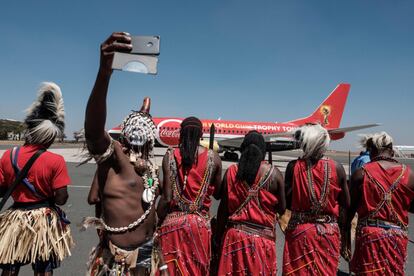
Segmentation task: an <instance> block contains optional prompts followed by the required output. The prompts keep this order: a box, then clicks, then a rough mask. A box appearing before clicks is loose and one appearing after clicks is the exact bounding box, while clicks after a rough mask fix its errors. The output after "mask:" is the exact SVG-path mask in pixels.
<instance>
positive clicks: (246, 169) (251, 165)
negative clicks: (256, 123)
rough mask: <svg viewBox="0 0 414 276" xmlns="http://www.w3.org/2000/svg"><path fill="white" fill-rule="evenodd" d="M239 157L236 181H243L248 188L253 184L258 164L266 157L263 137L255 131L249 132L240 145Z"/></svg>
mask: <svg viewBox="0 0 414 276" xmlns="http://www.w3.org/2000/svg"><path fill="white" fill-rule="evenodd" d="M240 151H241V156H240V160H239V165H238V167H239V168H238V171H237V175H236V179H237V180H239V181H245V182H246V183H247V184H248V185H249V186H251V185H253V184H254V181H255V179H256V175H257V172H258V171H259V168H260V164H261V162H262V161H263V160H264V158H265V156H266V143H265V140H264V138H263V136H262V135H261V134H260V133H259V132H257V131H255V130H252V131H249V132H248V133H247V134H246V136H245V137H244V140H243V143H242V144H241V148H240Z"/></svg>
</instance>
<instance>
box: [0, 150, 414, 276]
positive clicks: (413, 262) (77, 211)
mask: <svg viewBox="0 0 414 276" xmlns="http://www.w3.org/2000/svg"><path fill="white" fill-rule="evenodd" d="M10 147H11V146H10V145H1V144H0V156H1V155H2V154H3V152H4V150H5V149H7V148H10ZM51 151H53V152H55V153H59V154H61V155H63V156H64V157H65V160H66V161H67V166H68V170H69V175H70V177H71V179H72V184H71V185H70V186H69V200H68V202H67V203H66V205H65V206H64V207H63V209H64V210H65V211H66V213H67V215H68V217H69V219H70V220H71V221H72V224H71V229H72V234H73V237H74V240H75V243H76V245H75V248H74V249H73V251H72V256H71V257H69V258H68V259H66V260H64V261H63V263H62V265H61V267H60V268H59V269H57V270H55V273H54V275H65V276H66V275H85V271H86V262H87V260H88V254H89V252H90V250H91V249H92V247H94V246H95V245H96V244H97V241H98V239H97V237H96V232H95V231H94V230H93V229H88V230H87V231H84V232H81V231H80V227H79V224H80V222H81V221H82V218H83V217H85V216H93V215H94V208H93V207H92V206H89V205H88V203H87V201H86V199H87V196H88V192H89V187H90V184H91V181H92V178H93V175H94V172H95V169H96V165H95V164H94V163H93V162H90V163H87V164H85V165H82V166H80V167H77V165H78V163H79V161H80V160H82V157H81V154H82V151H81V148H80V147H79V145H70V144H69V145H63V146H62V145H58V146H54V147H52V149H51ZM155 153H156V159H157V162H158V163H159V164H161V160H162V155H163V154H164V153H165V149H159V148H157V149H156V152H155ZM299 154H300V152H295V151H293V152H278V153H277V154H274V155H273V161H274V164H275V165H276V166H278V167H279V169H280V170H281V171H282V172H283V171H284V170H285V167H286V165H287V162H289V161H290V160H292V159H295V158H296V157H297V156H298V155H299ZM329 155H330V156H331V157H332V158H334V159H335V160H336V161H338V162H340V163H342V164H343V165H344V167H345V170H346V171H348V159H349V157H348V154H347V153H333V152H331V153H329ZM354 157H355V156H351V160H352V159H353V158H354ZM402 161H403V162H404V163H406V164H407V165H410V166H411V168H413V169H414V159H407V160H402ZM230 164H232V162H227V161H224V162H223V168H224V170H223V172H224V171H225V169H227V167H228V166H229V165H230ZM217 207H218V201H213V205H212V210H211V214H212V215H214V214H216V212H217ZM410 221H411V222H412V223H411V224H410V227H409V238H410V240H411V241H414V223H413V222H414V215H413V214H410ZM276 235H277V242H276V248H277V264H278V275H281V267H282V257H283V244H284V236H283V234H282V233H281V231H280V229H279V228H278V227H277V234H276ZM407 253H408V257H407V265H406V275H414V243H413V242H409V244H408V252H407ZM346 272H348V267H347V263H346V262H345V261H344V260H341V264H340V270H339V272H338V275H347V274H346ZM20 275H24V276H25V275H33V273H32V271H31V267H30V266H25V267H23V268H22V269H21V273H20Z"/></svg>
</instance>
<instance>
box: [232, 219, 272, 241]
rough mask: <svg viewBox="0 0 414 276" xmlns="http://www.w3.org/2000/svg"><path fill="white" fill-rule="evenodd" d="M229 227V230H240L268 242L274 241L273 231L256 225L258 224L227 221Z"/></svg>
mask: <svg viewBox="0 0 414 276" xmlns="http://www.w3.org/2000/svg"><path fill="white" fill-rule="evenodd" d="M229 226H230V227H231V228H234V229H238V230H242V231H244V232H247V233H249V234H253V235H259V236H261V237H263V238H266V239H269V240H273V241H274V240H275V239H276V235H275V232H274V230H273V229H272V228H270V227H267V226H264V225H258V224H252V223H248V222H240V221H237V222H236V221H229Z"/></svg>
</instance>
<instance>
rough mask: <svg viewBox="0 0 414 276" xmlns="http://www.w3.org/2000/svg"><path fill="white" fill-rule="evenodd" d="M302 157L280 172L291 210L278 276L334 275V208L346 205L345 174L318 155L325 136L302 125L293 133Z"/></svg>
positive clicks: (319, 129)
mask: <svg viewBox="0 0 414 276" xmlns="http://www.w3.org/2000/svg"><path fill="white" fill-rule="evenodd" d="M295 139H296V140H297V141H298V142H299V144H300V147H301V149H302V151H303V156H302V157H301V158H299V159H297V160H294V161H291V162H289V164H288V166H287V168H286V175H285V183H286V202H287V209H289V210H291V211H292V215H291V218H290V220H289V223H288V226H287V229H286V231H285V234H286V235H285V247H284V252H283V275H332V276H334V275H336V273H337V269H338V265H339V256H340V254H339V252H340V241H341V235H340V228H339V225H338V219H339V210H340V207H342V208H348V207H349V204H350V199H349V191H348V186H347V184H346V174H345V170H344V168H343V167H342V165H341V164H339V163H337V162H335V161H334V160H332V159H330V158H326V157H324V154H325V152H326V150H327V148H328V146H329V141H330V138H329V133H328V131H327V130H326V129H325V128H323V127H322V126H321V125H305V126H302V127H301V128H300V129H299V130H297V131H296V133H295Z"/></svg>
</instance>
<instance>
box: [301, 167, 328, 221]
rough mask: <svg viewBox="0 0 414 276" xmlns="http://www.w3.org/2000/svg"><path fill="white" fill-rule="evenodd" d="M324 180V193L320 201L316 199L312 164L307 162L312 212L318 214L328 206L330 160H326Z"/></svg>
mask: <svg viewBox="0 0 414 276" xmlns="http://www.w3.org/2000/svg"><path fill="white" fill-rule="evenodd" d="M324 161H325V163H324V178H323V186H322V192H321V195H320V198H319V200H318V199H317V197H316V193H315V187H314V181H313V175H312V163H311V161H310V160H308V159H307V160H306V175H307V179H308V190H309V194H310V201H311V204H312V206H311V212H313V213H318V212H319V211H320V210H321V209H322V208H323V207H324V206H325V204H326V198H327V196H328V194H329V179H330V176H331V168H330V166H329V162H328V160H324Z"/></svg>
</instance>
